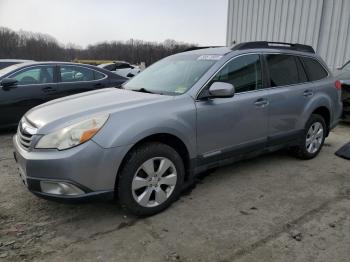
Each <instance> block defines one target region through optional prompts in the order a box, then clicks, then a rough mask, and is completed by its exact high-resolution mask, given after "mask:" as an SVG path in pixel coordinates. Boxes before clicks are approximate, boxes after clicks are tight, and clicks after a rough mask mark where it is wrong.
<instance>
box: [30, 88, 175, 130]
mask: <svg viewBox="0 0 350 262" xmlns="http://www.w3.org/2000/svg"><path fill="white" fill-rule="evenodd" d="M169 99H173V97H172V96H164V95H158V94H149V93H141V92H134V91H129V90H123V89H116V88H105V89H100V90H98V91H91V92H85V93H81V94H78V95H73V96H67V97H64V98H60V99H56V100H53V101H50V102H47V103H45V104H42V105H39V106H37V107H34V108H33V109H31V110H30V111H28V112H27V113H26V115H25V118H26V119H27V120H29V122H31V123H32V124H33V125H35V126H36V127H37V128H38V129H39V133H40V132H42V133H45V132H44V131H48V130H49V131H52V129H58V128H61V127H64V126H67V125H69V124H70V123H75V122H77V121H79V120H83V119H84V118H87V117H90V116H93V115H99V114H113V113H116V112H120V111H125V110H128V109H133V108H135V107H141V106H145V105H149V104H152V103H158V102H163V101H167V100H169Z"/></svg>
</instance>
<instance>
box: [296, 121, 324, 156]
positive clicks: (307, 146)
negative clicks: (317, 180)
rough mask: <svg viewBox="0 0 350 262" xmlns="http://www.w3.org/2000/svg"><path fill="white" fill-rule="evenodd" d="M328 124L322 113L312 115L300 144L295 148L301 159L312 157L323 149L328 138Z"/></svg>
mask: <svg viewBox="0 0 350 262" xmlns="http://www.w3.org/2000/svg"><path fill="white" fill-rule="evenodd" d="M326 132H327V126H326V123H325V121H324V118H323V117H322V116H320V115H316V114H314V115H311V117H310V119H309V120H308V122H307V123H306V125H305V130H304V133H303V136H302V137H301V142H300V145H299V146H298V147H297V148H295V153H296V156H297V157H298V158H300V159H306V160H307V159H312V158H314V157H316V156H317V155H318V153H319V152H320V151H321V149H322V146H323V143H324V140H325V138H326Z"/></svg>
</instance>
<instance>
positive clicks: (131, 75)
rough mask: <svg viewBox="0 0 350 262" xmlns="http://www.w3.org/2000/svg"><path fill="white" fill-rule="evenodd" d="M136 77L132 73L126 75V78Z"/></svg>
mask: <svg viewBox="0 0 350 262" xmlns="http://www.w3.org/2000/svg"><path fill="white" fill-rule="evenodd" d="M134 76H135V75H134V74H132V73H129V74H127V75H126V77H129V78H131V77H134Z"/></svg>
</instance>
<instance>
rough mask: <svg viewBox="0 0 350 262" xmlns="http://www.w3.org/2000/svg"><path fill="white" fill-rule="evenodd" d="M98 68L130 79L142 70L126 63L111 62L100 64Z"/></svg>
mask: <svg viewBox="0 0 350 262" xmlns="http://www.w3.org/2000/svg"><path fill="white" fill-rule="evenodd" d="M98 67H101V68H104V69H107V70H109V71H111V72H113V73H116V74H118V75H120V76H124V77H128V78H132V77H134V76H135V75H137V74H138V73H140V72H141V71H142V70H141V68H140V67H139V66H136V65H131V64H129V63H128V62H119V61H118V62H117V61H116V62H112V63H106V64H100V65H99V66H98Z"/></svg>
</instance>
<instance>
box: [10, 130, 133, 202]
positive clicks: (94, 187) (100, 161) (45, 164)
mask: <svg viewBox="0 0 350 262" xmlns="http://www.w3.org/2000/svg"><path fill="white" fill-rule="evenodd" d="M13 144H14V149H15V151H14V157H15V160H16V162H17V164H18V169H19V172H20V175H21V178H22V180H23V182H24V184H25V185H26V186H27V187H28V189H29V190H30V191H31V192H32V193H34V194H36V195H38V196H40V197H43V198H47V199H52V200H64V201H67V200H70V201H81V200H86V199H100V198H107V199H110V198H113V195H114V187H115V181H116V177H117V172H118V168H119V166H120V164H121V161H122V159H123V157H124V155H125V154H126V152H127V151H128V148H129V147H127V146H125V147H115V148H108V149H105V148H102V147H101V146H99V145H98V144H97V143H95V142H94V141H92V140H90V141H88V142H86V143H84V144H82V145H79V146H77V147H74V148H71V149H67V150H63V151H59V150H36V149H34V150H33V151H27V150H25V149H24V148H22V146H21V145H20V143H19V142H18V139H17V135H15V136H14V137H13ZM41 181H49V182H52V183H58V184H59V183H60V182H61V183H65V184H68V185H73V186H74V187H76V188H78V189H79V191H80V192H81V193H79V194H76V195H64V194H50V193H47V192H44V191H43V189H42V186H41V183H40V182H41Z"/></svg>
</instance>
